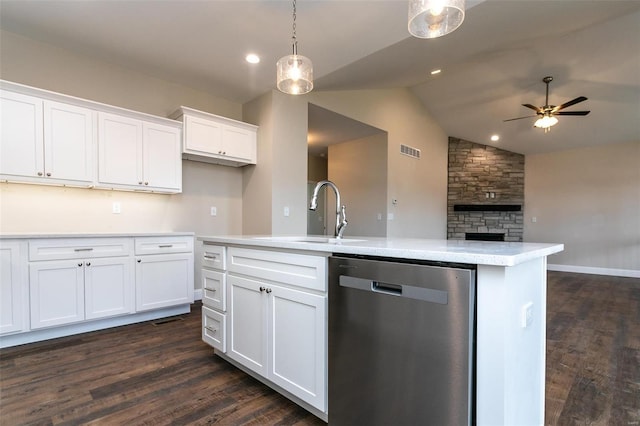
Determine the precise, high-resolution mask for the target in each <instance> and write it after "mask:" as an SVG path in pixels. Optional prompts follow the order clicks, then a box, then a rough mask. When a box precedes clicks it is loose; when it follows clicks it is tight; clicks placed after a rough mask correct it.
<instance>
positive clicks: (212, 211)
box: [211, 206, 218, 216]
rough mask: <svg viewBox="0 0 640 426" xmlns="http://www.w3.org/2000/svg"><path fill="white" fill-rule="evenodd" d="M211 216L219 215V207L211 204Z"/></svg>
mask: <svg viewBox="0 0 640 426" xmlns="http://www.w3.org/2000/svg"><path fill="white" fill-rule="evenodd" d="M211 216H218V208H217V207H214V206H211Z"/></svg>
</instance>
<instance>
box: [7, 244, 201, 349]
mask: <svg viewBox="0 0 640 426" xmlns="http://www.w3.org/2000/svg"><path fill="white" fill-rule="evenodd" d="M0 254H1V255H2V271H1V272H2V274H1V279H2V282H0V290H1V293H0V297H1V299H0V301H1V306H0V308H1V311H0V320H1V322H0V347H7V346H15V345H20V344H24V343H30V342H36V341H40V340H46V339H51V338H55V337H61V336H68V335H71V334H77V333H83V332H87V331H93V330H99V329H103V328H108V327H114V326H119V325H124V324H131V323H134V322H140V321H147V320H150V319H156V318H162V317H167V316H172V315H178V314H182V313H186V312H189V311H190V304H191V303H192V302H193V234H190V233H172V234H170V235H168V234H139V235H122V234H111V235H104V234H102V235H101V234H92V235H78V234H75V235H50V236H46V235H39V236H31V235H14V236H4V235H3V236H1V238H0ZM134 265H135V266H134ZM136 302H137V303H136Z"/></svg>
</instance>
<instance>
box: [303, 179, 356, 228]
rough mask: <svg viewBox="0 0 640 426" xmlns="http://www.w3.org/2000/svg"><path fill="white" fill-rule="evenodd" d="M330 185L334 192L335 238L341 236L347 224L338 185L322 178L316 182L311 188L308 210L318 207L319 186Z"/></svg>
mask: <svg viewBox="0 0 640 426" xmlns="http://www.w3.org/2000/svg"><path fill="white" fill-rule="evenodd" d="M325 185H327V186H330V187H331V188H333V192H335V193H336V232H335V237H336V238H342V234H344V228H346V226H347V213H346V207H345V206H341V205H340V191H338V187H337V186H336V184H335V183H333V182H331V181H330V180H322V181H320V182H318V184H317V185H316V187H315V188H314V190H313V197H311V203H310V204H309V210H313V211H315V210H316V209H317V208H318V192H320V188H322V187H323V186H325Z"/></svg>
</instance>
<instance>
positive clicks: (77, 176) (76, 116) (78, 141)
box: [44, 101, 95, 184]
mask: <svg viewBox="0 0 640 426" xmlns="http://www.w3.org/2000/svg"><path fill="white" fill-rule="evenodd" d="M94 114H95V113H94V112H93V111H91V110H89V109H86V108H80V107H76V106H73V105H67V104H63V103H59V102H51V101H45V102H44V172H45V177H48V178H53V179H64V180H70V181H78V182H82V183H87V184H89V183H91V182H92V181H93V169H94V167H93V138H94V128H95V126H94Z"/></svg>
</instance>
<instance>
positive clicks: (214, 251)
mask: <svg viewBox="0 0 640 426" xmlns="http://www.w3.org/2000/svg"><path fill="white" fill-rule="evenodd" d="M225 253H226V251H225V248H224V247H223V246H214V245H211V244H206V243H205V244H203V245H202V266H204V267H207V268H214V269H225V268H226V266H227V265H226V264H227V262H226V256H225Z"/></svg>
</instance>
